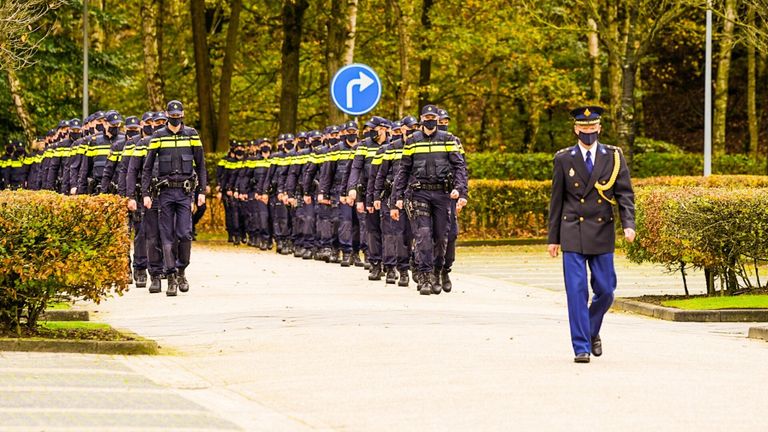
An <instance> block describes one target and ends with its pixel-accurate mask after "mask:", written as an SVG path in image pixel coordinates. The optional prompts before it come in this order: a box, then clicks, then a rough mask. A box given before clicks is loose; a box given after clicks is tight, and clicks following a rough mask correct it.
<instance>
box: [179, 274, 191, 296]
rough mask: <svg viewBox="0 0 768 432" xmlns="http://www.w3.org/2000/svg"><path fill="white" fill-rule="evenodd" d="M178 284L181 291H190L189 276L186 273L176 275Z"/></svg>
mask: <svg viewBox="0 0 768 432" xmlns="http://www.w3.org/2000/svg"><path fill="white" fill-rule="evenodd" d="M176 284H177V285H178V287H179V291H181V292H183V293H185V292H187V291H189V282H187V278H186V276H184V273H179V274H178V276H176Z"/></svg>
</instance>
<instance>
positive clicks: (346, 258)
mask: <svg viewBox="0 0 768 432" xmlns="http://www.w3.org/2000/svg"><path fill="white" fill-rule="evenodd" d="M351 265H352V254H350V253H346V252H344V253H343V254H341V266H342V267H349V266H351Z"/></svg>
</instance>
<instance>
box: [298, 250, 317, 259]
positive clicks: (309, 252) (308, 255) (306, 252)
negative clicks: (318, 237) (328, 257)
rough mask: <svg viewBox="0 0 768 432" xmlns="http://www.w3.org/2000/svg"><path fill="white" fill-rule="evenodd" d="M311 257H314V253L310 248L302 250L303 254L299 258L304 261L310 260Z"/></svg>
mask: <svg viewBox="0 0 768 432" xmlns="http://www.w3.org/2000/svg"><path fill="white" fill-rule="evenodd" d="M313 256H314V251H313V250H312V248H306V249H304V254H303V255H302V256H301V258H302V259H305V260H311V259H312V257H313Z"/></svg>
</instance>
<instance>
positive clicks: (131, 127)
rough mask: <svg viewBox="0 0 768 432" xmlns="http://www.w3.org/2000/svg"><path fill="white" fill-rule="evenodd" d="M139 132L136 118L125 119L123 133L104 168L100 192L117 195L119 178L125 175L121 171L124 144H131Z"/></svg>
mask: <svg viewBox="0 0 768 432" xmlns="http://www.w3.org/2000/svg"><path fill="white" fill-rule="evenodd" d="M140 131H141V125H140V121H139V118H138V117H135V116H130V117H127V118H126V119H125V133H124V134H123V135H122V136H121V137H120V139H118V140H116V141H115V142H114V143H113V144H112V148H111V149H110V153H109V157H107V165H106V166H105V167H104V175H103V176H102V177H101V190H102V191H105V192H107V193H111V194H119V192H120V177H122V176H124V175H125V172H124V171H121V169H120V167H121V166H122V160H123V152H124V151H125V147H126V144H127V143H128V142H132V141H133V138H135V137H137V136H138V135H139V133H140Z"/></svg>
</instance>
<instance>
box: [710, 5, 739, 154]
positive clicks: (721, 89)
mask: <svg viewBox="0 0 768 432" xmlns="http://www.w3.org/2000/svg"><path fill="white" fill-rule="evenodd" d="M723 20H724V21H723V31H722V33H721V37H720V54H719V56H718V61H717V77H716V78H715V116H714V119H713V125H712V126H713V127H712V128H713V133H712V150H713V152H714V153H724V152H725V143H726V141H725V140H726V136H725V132H726V124H725V122H726V114H727V112H726V111H727V110H728V76H729V75H730V71H731V52H732V51H733V45H734V41H733V27H734V21H735V20H736V0H725V17H724V18H723Z"/></svg>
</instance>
